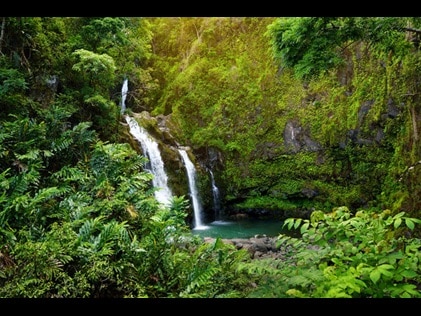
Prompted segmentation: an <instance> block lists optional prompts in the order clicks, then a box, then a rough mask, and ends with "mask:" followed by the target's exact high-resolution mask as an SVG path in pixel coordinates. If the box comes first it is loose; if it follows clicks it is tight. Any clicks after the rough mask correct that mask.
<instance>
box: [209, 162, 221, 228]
mask: <svg viewBox="0 0 421 316" xmlns="http://www.w3.org/2000/svg"><path fill="white" fill-rule="evenodd" d="M209 173H210V176H211V184H212V196H213V208H214V212H215V220H216V221H217V220H220V210H221V205H220V199H219V189H218V187H217V186H216V184H215V178H214V176H213V172H212V170H210V169H209Z"/></svg>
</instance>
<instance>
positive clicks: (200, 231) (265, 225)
mask: <svg viewBox="0 0 421 316" xmlns="http://www.w3.org/2000/svg"><path fill="white" fill-rule="evenodd" d="M282 225H283V221H279V220H275V219H270V220H266V219H241V220H235V221H233V220H230V221H225V220H221V221H214V222H211V223H208V224H205V225H203V226H201V227H198V228H194V229H193V230H192V232H193V234H196V235H199V236H201V237H213V238H217V237H220V238H224V239H233V238H251V237H254V236H256V235H266V236H268V237H276V236H278V235H280V234H285V235H292V233H291V231H289V230H287V229H283V228H282Z"/></svg>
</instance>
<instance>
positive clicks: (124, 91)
mask: <svg viewBox="0 0 421 316" xmlns="http://www.w3.org/2000/svg"><path fill="white" fill-rule="evenodd" d="M128 89H129V80H128V79H127V78H126V79H124V81H123V86H122V87H121V110H120V111H121V112H120V113H121V114H123V113H124V111H125V110H126V97H127V91H128Z"/></svg>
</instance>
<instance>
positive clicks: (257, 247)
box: [204, 236, 284, 259]
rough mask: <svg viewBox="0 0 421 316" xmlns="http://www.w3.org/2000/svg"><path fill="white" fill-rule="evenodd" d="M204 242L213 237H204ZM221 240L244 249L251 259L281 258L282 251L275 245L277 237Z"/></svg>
mask: <svg viewBox="0 0 421 316" xmlns="http://www.w3.org/2000/svg"><path fill="white" fill-rule="evenodd" d="M204 240H205V242H213V241H214V240H215V238H210V237H206V238H205V239H204ZM222 241H223V242H225V243H229V244H232V245H234V246H235V247H236V248H237V249H246V250H247V251H248V252H249V253H250V255H251V258H252V259H264V258H272V259H283V258H284V251H282V249H281V247H280V246H277V245H276V242H277V237H267V236H256V237H252V238H248V239H243V238H234V239H222Z"/></svg>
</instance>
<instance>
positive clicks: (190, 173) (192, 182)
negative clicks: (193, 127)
mask: <svg viewBox="0 0 421 316" xmlns="http://www.w3.org/2000/svg"><path fill="white" fill-rule="evenodd" d="M178 152H179V153H180V155H181V157H182V158H183V161H184V166H185V167H186V170H187V177H188V179H189V188H190V196H191V198H192V202H193V211H194V228H195V229H203V228H204V226H203V224H202V219H201V216H202V215H201V214H202V206H201V205H200V202H199V193H198V191H197V187H196V169H195V167H194V164H193V163H192V162H191V160H190V158H189V155H188V154H187V152H186V151H185V150H184V149H178Z"/></svg>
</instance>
